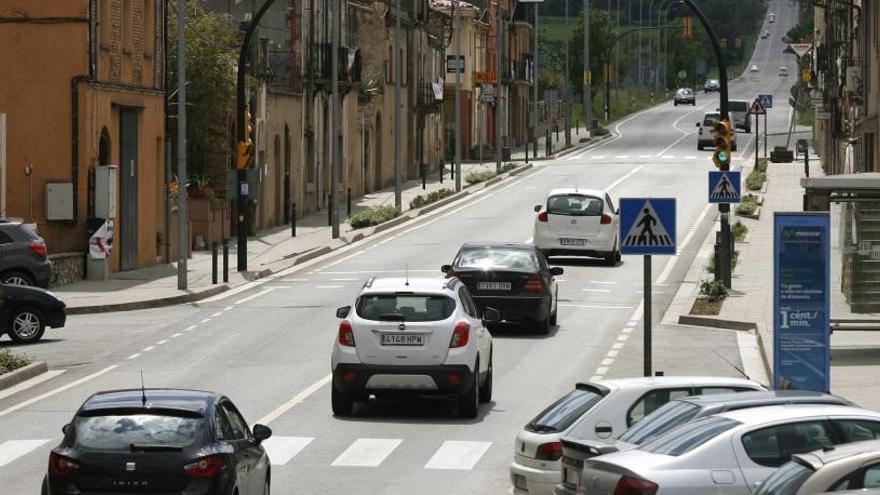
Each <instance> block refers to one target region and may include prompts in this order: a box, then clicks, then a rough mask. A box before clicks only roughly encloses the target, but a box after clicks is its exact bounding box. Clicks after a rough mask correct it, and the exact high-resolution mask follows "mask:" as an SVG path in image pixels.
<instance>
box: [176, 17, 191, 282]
mask: <svg viewBox="0 0 880 495" xmlns="http://www.w3.org/2000/svg"><path fill="white" fill-rule="evenodd" d="M188 219H189V217H188V214H187V211H186V0H177V288H178V289H179V290H186V287H187V273H186V258H187V256H188V255H189V245H188V244H189V243H188V242H187V241H188V240H189V232H188V229H187V227H189V225H188V224H189V222H188V221H187V220H188Z"/></svg>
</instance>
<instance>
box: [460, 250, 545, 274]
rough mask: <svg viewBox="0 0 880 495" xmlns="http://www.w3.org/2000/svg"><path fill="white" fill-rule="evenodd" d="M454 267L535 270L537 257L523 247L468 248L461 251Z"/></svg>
mask: <svg viewBox="0 0 880 495" xmlns="http://www.w3.org/2000/svg"><path fill="white" fill-rule="evenodd" d="M455 266H456V268H479V269H482V270H486V269H489V268H510V269H514V270H536V269H537V268H538V259H537V257H536V256H535V253H534V252H532V251H527V250H525V249H503V248H501V249H499V248H491V249H470V250H466V251H464V252H462V253H461V254H460V255H459V256H458V260H456V262H455Z"/></svg>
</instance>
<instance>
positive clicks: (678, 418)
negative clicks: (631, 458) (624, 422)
mask: <svg viewBox="0 0 880 495" xmlns="http://www.w3.org/2000/svg"><path fill="white" fill-rule="evenodd" d="M699 412H700V407H699V406H697V405H694V404H691V403H690V402H682V401H672V402H667V403H666V404H664V405H662V406H660V408H658V409H657V410H656V411H654V412H653V413H651V414H649V415H648V417H646V418H645V419H643V420H641V421H639V422H638V423H636V424H635V425H634V426H633V427H632V428H630V429H628V430H626V431H625V432H624V433H623V435H621V436H620V439H621V440H622V441H624V442H626V443H631V444H633V445H641V444H643V443H645V442H647V441H648V440H650V439H652V438H655V437H657V436H659V435H661V434H663V433H666V432H667V431H669V430H671V429H673V428H675V427H676V426H680V425H683V424H685V423H687V422H688V421H690V420H691V419H693V418H694V417H695V416H696V415H697V413H699Z"/></svg>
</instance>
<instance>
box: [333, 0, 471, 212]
mask: <svg viewBox="0 0 880 495" xmlns="http://www.w3.org/2000/svg"><path fill="white" fill-rule="evenodd" d="M394 17H395V24H394V207H395V208H397V209H398V210H401V209H403V199H402V198H401V192H400V104H401V101H400V86H401V72H402V71H403V61H402V60H401V56H400V55H401V54H400V0H397V9H396V11H395V14H394ZM456 178H457V176H456ZM333 187H334V188H335V187H336V185H335V184H334V185H333ZM334 196H335V194H334Z"/></svg>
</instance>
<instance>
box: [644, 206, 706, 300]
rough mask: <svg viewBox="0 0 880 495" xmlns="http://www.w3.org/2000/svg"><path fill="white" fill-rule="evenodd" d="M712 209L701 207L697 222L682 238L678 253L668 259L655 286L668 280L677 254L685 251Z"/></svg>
mask: <svg viewBox="0 0 880 495" xmlns="http://www.w3.org/2000/svg"><path fill="white" fill-rule="evenodd" d="M711 209H712V205H711V204H707V205H706V206H705V207H703V211H701V212H700V215H699V216H698V217H697V221H696V222H694V226H693V227H691V229H690V230H688V233H687V235H686V236H685V237H684V240H683V241H681V245H680V247H679V251H677V252H676V254H675V255H673V256H671V257H670V258H669V261H667V262H666V266H665V267H663V271H662V272H660V276H659V277H657V282H656V283H657V285H660V284H663V283H666V280H667V279H669V275H670V274H672V269H673V268H674V267H675V263H676V260H677V259H678V256H679V254H680V253H681V252H682V251H684V250H685V249H687V246H688V244H690V242H691V240H693V238H694V235H695V234H696V232H697V230H698V228H699V226H700V224H701V223H703V219H704V218H706V215H708V214H709V211H710V210H711Z"/></svg>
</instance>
